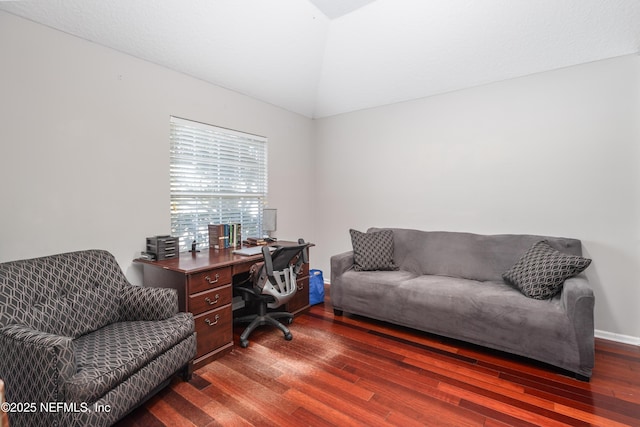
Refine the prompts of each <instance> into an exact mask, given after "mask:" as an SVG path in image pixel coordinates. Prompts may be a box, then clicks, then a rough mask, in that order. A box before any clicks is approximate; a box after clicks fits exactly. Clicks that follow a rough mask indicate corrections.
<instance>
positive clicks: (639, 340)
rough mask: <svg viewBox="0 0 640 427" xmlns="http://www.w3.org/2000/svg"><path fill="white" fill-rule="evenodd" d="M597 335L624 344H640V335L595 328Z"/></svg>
mask: <svg viewBox="0 0 640 427" xmlns="http://www.w3.org/2000/svg"><path fill="white" fill-rule="evenodd" d="M595 336H596V337H597V338H602V339H605V340H609V341H617V342H620V343H623V344H631V345H637V346H640V337H632V336H631V335H622V334H615V333H613V332H607V331H599V330H597V329H596V330H595Z"/></svg>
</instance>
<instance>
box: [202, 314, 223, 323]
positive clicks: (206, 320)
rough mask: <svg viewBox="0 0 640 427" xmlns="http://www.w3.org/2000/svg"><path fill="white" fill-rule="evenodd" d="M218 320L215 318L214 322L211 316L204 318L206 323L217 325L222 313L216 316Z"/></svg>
mask: <svg viewBox="0 0 640 427" xmlns="http://www.w3.org/2000/svg"><path fill="white" fill-rule="evenodd" d="M215 319H216V320H214V321H213V322H212V321H211V320H209V318H208V317H207V318H206V319H204V323H206V324H207V325H209V326H215V325H217V324H218V320H220V315H219V314H216V317H215Z"/></svg>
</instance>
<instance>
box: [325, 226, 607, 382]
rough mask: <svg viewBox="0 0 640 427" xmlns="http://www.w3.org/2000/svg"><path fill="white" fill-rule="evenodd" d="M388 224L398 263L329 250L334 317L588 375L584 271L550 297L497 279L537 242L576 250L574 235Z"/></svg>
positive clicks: (589, 327) (590, 303) (590, 346)
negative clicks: (372, 265)
mask: <svg viewBox="0 0 640 427" xmlns="http://www.w3.org/2000/svg"><path fill="white" fill-rule="evenodd" d="M381 230H383V229H370V230H369V231H368V233H374V232H379V231H381ZM386 230H391V232H392V236H393V237H392V242H393V243H392V254H393V263H394V264H395V266H396V268H397V270H394V269H390V270H386V271H381V270H377V271H357V270H356V269H355V268H354V252H353V251H349V252H345V253H342V254H339V255H334V256H333V257H331V285H330V291H331V302H332V304H333V307H334V310H335V313H336V315H342V314H343V312H349V313H353V314H357V315H362V316H366V317H370V318H374V319H378V320H383V321H386V322H391V323H395V324H398V325H402V326H407V327H411V328H415V329H419V330H422V331H427V332H431V333H435V334H438V335H443V336H447V337H451V338H455V339H460V340H463V341H468V342H471V343H474V344H479V345H482V346H485V347H490V348H493V349H497V350H501V351H505V352H509V353H513V354H517V355H520V356H525V357H528V358H531V359H536V360H538V361H542V362H545V363H548V364H551V365H554V366H557V367H560V368H562V369H565V370H568V371H571V372H572V373H574V374H575V376H576V378H578V379H581V380H583V381H588V380H589V378H590V377H591V373H592V368H593V364H594V322H593V308H594V296H593V291H592V289H591V288H590V287H589V283H588V281H587V278H586V276H585V274H584V273H579V274H577V275H576V276H574V277H572V278H568V279H566V280H565V281H564V284H563V285H562V287H561V291H560V292H559V293H558V294H556V295H554V296H553V297H551V298H549V299H534V298H531V297H527V296H525V295H524V294H523V293H522V292H521V291H520V290H519V289H518V288H516V287H514V286H512V284H509V283H506V282H505V280H504V279H503V273H505V272H506V271H508V270H510V269H512V267H513V266H514V265H515V264H516V263H518V262H519V260H520V258H521V257H522V256H523V255H524V254H525V253H527V251H528V250H530V249H531V247H532V246H534V244H536V243H537V242H540V241H541V240H546V241H547V242H548V244H549V245H550V246H551V247H552V248H554V249H556V250H557V251H559V252H561V253H563V254H569V255H575V256H580V255H581V252H582V247H581V242H580V241H579V240H576V239H566V238H556V237H543V236H532V235H491V236H486V235H477V234H470V233H456V232H429V231H419V230H408V229H397V228H394V229H386ZM363 234H364V233H363ZM352 236H353V235H352ZM554 252H555V251H554ZM586 261H588V262H587V263H586V265H587V266H588V263H589V262H590V260H586ZM584 268H586V267H584Z"/></svg>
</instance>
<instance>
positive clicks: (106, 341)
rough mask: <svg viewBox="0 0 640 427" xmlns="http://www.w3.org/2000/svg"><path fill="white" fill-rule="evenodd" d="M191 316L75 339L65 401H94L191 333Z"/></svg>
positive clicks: (110, 328) (124, 326) (126, 324)
mask: <svg viewBox="0 0 640 427" xmlns="http://www.w3.org/2000/svg"><path fill="white" fill-rule="evenodd" d="M191 317H192V315H191V314H190V313H178V314H177V315H176V316H174V317H171V318H169V319H165V320H156V321H128V322H119V323H112V324H110V325H107V326H105V327H103V328H101V329H98V330H97V331H94V332H91V333H89V334H86V335H83V336H81V337H79V338H77V339H76V340H75V349H76V364H77V372H76V374H75V375H74V376H73V377H71V378H70V379H69V381H67V383H66V384H64V388H65V397H66V400H67V401H68V402H94V401H96V400H97V399H98V398H100V397H102V396H103V395H105V394H106V393H107V392H108V391H110V390H111V389H113V388H114V387H115V386H116V385H118V384H119V383H121V382H122V381H124V380H125V379H127V378H128V377H130V376H131V375H133V374H134V373H136V372H137V371H138V370H140V369H141V368H143V367H144V366H146V365H147V364H148V363H149V362H151V361H152V360H153V359H155V358H157V357H158V356H159V355H161V354H163V353H164V352H166V351H167V350H169V349H170V348H172V347H173V346H175V345H176V344H178V343H179V342H180V341H182V340H184V339H186V338H187V337H189V335H191V334H193V320H190V319H189V318H191Z"/></svg>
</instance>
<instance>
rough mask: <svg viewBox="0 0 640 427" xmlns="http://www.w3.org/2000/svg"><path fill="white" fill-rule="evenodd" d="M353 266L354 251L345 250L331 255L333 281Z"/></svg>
mask: <svg viewBox="0 0 640 427" xmlns="http://www.w3.org/2000/svg"><path fill="white" fill-rule="evenodd" d="M351 267H353V251H348V252H343V253H341V254H338V255H333V256H332V257H331V282H330V283H333V282H334V281H335V279H336V278H337V277H338V276H341V275H342V274H343V273H344V272H346V271H348V270H350V269H351Z"/></svg>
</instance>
